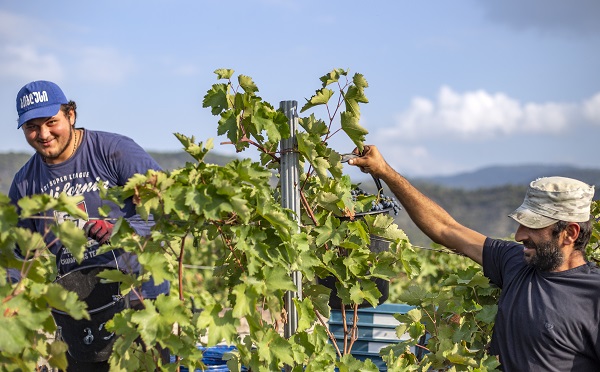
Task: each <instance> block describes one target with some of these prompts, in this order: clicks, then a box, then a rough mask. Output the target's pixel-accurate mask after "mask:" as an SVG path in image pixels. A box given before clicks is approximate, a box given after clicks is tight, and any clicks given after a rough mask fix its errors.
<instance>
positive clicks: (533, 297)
mask: <svg viewBox="0 0 600 372" xmlns="http://www.w3.org/2000/svg"><path fill="white" fill-rule="evenodd" d="M355 153H357V154H358V151H357V150H355ZM360 155H361V156H359V157H357V158H354V159H351V160H350V162H349V164H351V165H355V166H358V167H359V168H360V169H361V170H362V171H363V172H366V173H370V174H371V175H373V176H374V177H377V178H380V179H381V180H383V181H384V182H385V183H386V184H387V185H388V186H389V188H390V190H391V191H392V192H393V193H394V195H395V196H396V197H397V198H398V200H399V201H400V202H401V203H402V205H403V206H404V208H405V209H406V211H407V213H408V214H409V216H410V217H411V219H412V220H413V221H414V222H415V224H416V225H417V226H418V227H419V229H421V230H422V231H423V232H424V233H425V234H426V235H427V236H429V238H431V239H432V240H433V241H434V242H436V243H439V244H442V245H444V246H446V247H448V248H450V249H452V250H454V251H456V252H459V253H462V254H464V255H466V256H468V257H470V258H471V259H473V260H474V261H475V262H477V263H479V264H481V265H483V271H484V274H485V275H486V276H487V277H488V278H489V279H490V281H491V282H492V283H494V284H496V285H497V286H498V287H500V288H501V289H502V294H501V296H500V300H499V303H498V313H497V315H496V321H495V325H494V334H493V336H492V343H491V347H490V353H492V354H494V355H498V356H499V359H500V363H501V364H502V368H503V369H504V370H505V371H599V370H600V330H599V324H600V270H599V269H598V268H597V267H596V266H595V265H594V264H592V263H589V262H587V261H586V258H585V247H586V245H587V243H588V242H589V239H590V236H591V231H592V225H591V216H590V209H591V202H592V197H593V195H594V187H593V186H589V185H587V184H585V183H583V182H581V181H578V180H574V179H570V178H564V177H547V178H540V179H538V180H535V181H533V182H531V184H530V185H529V188H528V190H527V193H526V195H525V200H524V202H523V204H522V205H521V206H520V207H519V208H517V209H516V210H515V211H514V212H513V213H511V214H510V217H511V218H513V219H514V220H515V221H517V222H518V223H519V227H518V228H517V231H516V233H515V240H516V241H517V242H513V241H504V240H498V239H492V238H489V237H485V236H484V235H482V234H480V233H478V232H476V231H474V230H471V229H469V228H467V227H465V226H463V225H461V224H459V223H458V222H457V221H456V220H454V218H452V217H451V216H450V215H449V214H448V213H447V212H446V211H445V210H444V209H442V208H441V207H440V206H439V205H438V204H436V203H435V202H433V201H432V200H431V199H429V198H427V197H426V196H425V195H423V194H422V193H421V192H420V191H418V190H417V189H416V188H415V187H414V186H412V185H411V184H410V183H409V182H408V181H407V180H406V179H405V178H404V177H402V176H401V175H400V174H399V173H397V172H396V171H395V170H394V169H393V168H392V167H391V166H390V165H389V164H388V163H387V162H386V161H385V159H384V158H383V156H382V155H381V153H380V152H379V150H378V149H377V147H375V146H365V149H364V151H363V153H362V154H360ZM518 242H520V243H518Z"/></svg>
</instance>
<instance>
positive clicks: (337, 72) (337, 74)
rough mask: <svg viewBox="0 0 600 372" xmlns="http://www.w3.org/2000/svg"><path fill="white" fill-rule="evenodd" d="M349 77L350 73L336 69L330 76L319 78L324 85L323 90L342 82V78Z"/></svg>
mask: <svg viewBox="0 0 600 372" xmlns="http://www.w3.org/2000/svg"><path fill="white" fill-rule="evenodd" d="M347 75H348V72H347V71H346V70H344V69H341V68H336V69H333V70H332V71H331V72H329V73H328V74H325V75H323V76H321V77H320V78H319V80H321V82H322V83H323V88H325V87H326V86H328V85H330V84H333V83H337V82H338V81H339V80H340V77H341V76H347Z"/></svg>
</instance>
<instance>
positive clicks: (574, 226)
mask: <svg viewBox="0 0 600 372" xmlns="http://www.w3.org/2000/svg"><path fill="white" fill-rule="evenodd" d="M580 230H581V227H579V224H578V223H575V222H569V224H568V225H567V228H566V229H565V230H564V231H563V233H564V243H565V244H567V245H570V244H575V241H576V240H577V238H578V237H579V231H580Z"/></svg>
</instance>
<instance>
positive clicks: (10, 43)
mask: <svg viewBox="0 0 600 372" xmlns="http://www.w3.org/2000/svg"><path fill="white" fill-rule="evenodd" d="M598 19H600V1H598V0H569V1H564V0H502V1H484V0H453V1H441V0H438V1H433V0H421V1H400V0H394V1H372V2H366V1H354V0H344V1H338V0H330V1H316V0H302V1H300V0H243V1H242V0H230V1H227V2H218V1H201V0H195V1H193V0H186V1H183V0H180V1H177V0H173V1H164V0H163V1H159V0H145V1H133V0H130V1H127V0H120V1H116V0H107V1H96V2H88V1H56V2H46V1H36V2H28V1H3V2H2V3H0V122H1V123H2V125H4V128H5V129H4V130H3V134H2V136H1V137H0V152H4V153H5V152H21V151H32V150H31V149H30V147H29V146H28V145H27V143H26V141H25V138H24V136H23V133H22V131H21V130H17V128H16V120H17V114H16V107H15V97H16V94H17V92H18V91H19V89H20V88H21V87H22V86H23V85H25V84H27V83H28V82H30V81H33V80H51V81H54V82H56V83H57V84H58V85H60V86H61V87H62V89H63V91H64V92H65V94H66V96H67V98H69V99H72V100H74V101H76V102H77V105H78V120H77V125H78V126H79V127H84V128H86V129H94V130H104V131H109V132H117V133H121V134H124V135H126V136H129V137H131V138H133V139H134V140H135V141H136V142H138V143H139V144H140V145H141V146H142V147H144V148H145V149H146V150H149V151H168V152H171V151H179V150H181V149H182V146H181V144H180V143H179V141H178V140H177V139H176V138H175V136H174V133H182V134H185V135H187V136H194V138H195V139H196V141H197V142H200V141H201V142H206V141H207V140H208V139H209V138H213V139H214V140H215V144H216V146H215V149H214V151H215V152H218V153H223V154H234V149H233V148H232V146H231V145H227V144H222V142H224V141H226V139H225V138H222V137H219V136H217V121H218V118H217V117H214V116H212V115H211V113H210V110H209V109H206V108H203V107H202V99H203V97H204V95H205V94H206V92H207V90H209V89H210V87H211V85H212V84H214V83H217V79H216V75H215V74H214V71H215V70H216V69H219V68H231V69H234V70H235V73H236V75H237V74H243V75H247V76H250V77H252V79H253V80H254V82H255V83H256V85H257V86H258V88H259V90H260V91H259V95H260V96H261V97H262V98H263V99H265V100H266V101H268V102H270V103H272V104H273V105H274V106H275V107H278V106H279V102H280V101H286V100H296V101H298V102H299V105H300V106H301V105H303V103H304V102H305V99H307V98H309V97H310V96H311V95H312V94H314V92H315V91H316V90H317V89H319V88H320V87H321V82H320V81H319V77H321V76H323V75H325V74H326V73H328V72H329V71H331V70H333V69H334V68H344V69H347V70H349V72H350V74H351V75H352V74H354V73H360V74H362V75H364V77H365V79H366V80H367V81H368V83H369V87H368V88H367V89H366V92H365V93H366V95H367V97H368V99H369V103H368V104H366V105H364V106H363V107H362V108H361V114H362V116H361V125H362V126H364V127H365V128H366V129H367V130H368V131H369V134H368V135H367V136H366V142H367V143H369V144H375V145H377V146H378V147H379V149H380V150H381V152H382V153H383V155H384V156H385V158H386V159H387V161H388V162H389V163H390V165H392V166H393V167H394V168H395V169H397V170H398V171H399V172H400V173H403V174H405V175H407V176H433V175H449V174H455V173H459V172H468V171H473V170H477V169H480V168H482V167H486V166H493V165H519V164H544V165H550V164H560V165H563V164H570V165H575V166H578V167H586V168H599V167H600V164H599V163H598V161H597V160H596V158H595V156H594V155H595V154H596V153H597V150H596V148H597V146H598V144H599V143H600V70H599V69H600V67H599V66H600V22H598ZM316 114H318V112H316ZM303 115H304V114H303ZM333 145H334V147H336V146H339V147H336V150H338V151H339V152H341V153H344V152H349V151H351V150H352V149H353V145H352V144H351V143H347V142H345V141H344V140H343V139H339V140H336V142H333ZM247 155H250V154H247Z"/></svg>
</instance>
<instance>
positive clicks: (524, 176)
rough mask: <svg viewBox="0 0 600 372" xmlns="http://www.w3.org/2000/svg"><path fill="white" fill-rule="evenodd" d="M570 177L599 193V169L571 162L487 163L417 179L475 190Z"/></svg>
mask: <svg viewBox="0 0 600 372" xmlns="http://www.w3.org/2000/svg"><path fill="white" fill-rule="evenodd" d="M548 176H562V177H570V178H575V179H578V180H581V181H583V182H586V183H588V184H590V185H596V192H597V193H596V196H598V191H599V190H598V189H600V169H590V168H587V169H586V168H577V167H573V166H569V165H535V164H531V165H515V166H493V167H486V168H482V169H479V170H476V171H474V172H466V173H459V174H455V175H451V176H435V177H425V178H419V179H415V181H419V182H426V183H433V184H436V185H441V186H446V187H452V188H459V189H465V190H476V189H481V188H489V187H497V186H504V185H516V186H518V185H528V184H529V183H530V182H531V181H533V180H535V179H536V178H539V177H548Z"/></svg>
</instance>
